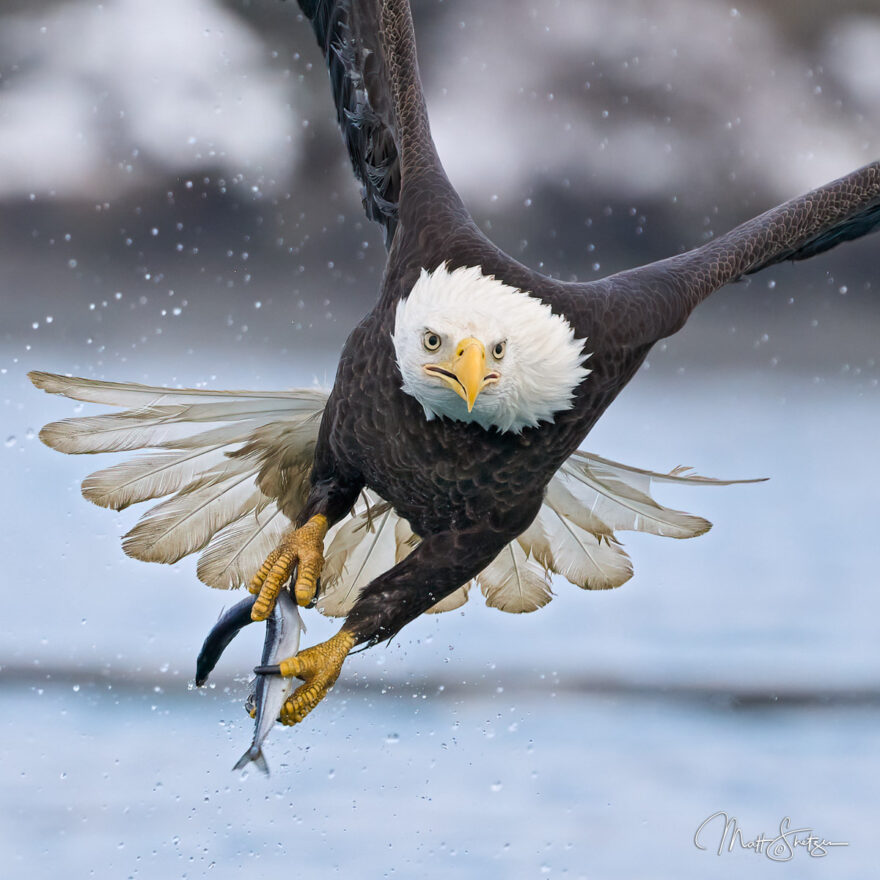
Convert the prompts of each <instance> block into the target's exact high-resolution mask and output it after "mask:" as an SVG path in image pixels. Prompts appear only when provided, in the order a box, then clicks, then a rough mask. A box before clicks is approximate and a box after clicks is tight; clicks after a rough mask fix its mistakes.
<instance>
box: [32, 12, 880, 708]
mask: <svg viewBox="0 0 880 880" xmlns="http://www.w3.org/2000/svg"><path fill="white" fill-rule="evenodd" d="M299 5H300V7H301V9H302V11H303V13H304V14H305V16H306V18H307V19H308V20H309V21H310V22H311V24H312V27H313V29H314V32H315V35H316V36H317V40H318V44H319V46H320V48H321V50H322V51H323V54H324V59H325V61H326V63H327V66H328V68H329V73H330V81H331V86H332V92H333V99H334V101H335V106H336V111H337V119H338V122H339V126H340V128H341V130H342V135H343V139H344V141H345V144H346V147H347V149H348V153H349V156H350V159H351V162H352V166H353V169H354V173H355V175H356V177H357V179H358V180H359V181H360V183H361V186H362V188H363V189H362V192H363V203H364V209H365V211H366V214H367V216H368V217H369V218H370V219H372V220H375V221H376V222H377V223H378V224H379V225H380V226H381V227H382V228H383V230H384V235H385V243H386V246H387V249H388V258H387V265H386V269H385V274H384V278H383V280H382V285H381V290H380V293H379V298H378V301H377V303H376V305H375V307H374V308H373V309H372V311H370V313H369V314H368V315H366V317H365V318H364V319H363V320H362V321H361V323H360V324H359V325H358V326H357V327H356V328H355V329H354V330H353V331H352V333H351V335H350V336H349V337H348V340H347V342H346V343H345V347H344V349H343V351H342V355H341V357H340V360H339V367H338V372H337V374H336V379H335V382H334V384H333V388H332V390H331V391H330V393H329V396H328V395H324V394H322V393H320V392H315V391H303V390H295V391H289V392H269V393H267V392H243V391H234V392H221V391H205V390H169V389H165V388H157V387H147V386H142V385H134V384H123V383H113V382H96V381H89V380H84V379H71V378H66V377H62V376H55V375H50V374H46V373H35V374H32V379H33V381H34V382H35V384H36V385H38V386H39V387H40V388H43V389H45V390H46V391H49V392H53V393H60V394H65V395H67V396H68V397H72V398H75V399H78V400H85V401H92V402H96V403H104V404H111V405H113V406H116V407H122V408H124V409H123V411H122V412H117V413H113V414H109V415H99V416H96V417H86V418H77V419H69V420H66V421H63V422H59V423H54V424H51V425H47V426H46V427H45V428H44V429H43V431H42V433H41V437H42V439H43V440H44V441H45V442H46V443H48V444H49V445H50V446H52V447H54V448H56V449H59V450H61V451H64V452H72V453H77V452H98V451H108V450H113V451H124V450H133V449H141V448H150V449H153V450H154V451H153V452H150V453H148V454H146V455H143V456H141V457H138V458H135V459H133V460H131V461H127V462H124V463H122V464H119V465H116V466H114V467H111V468H109V469H107V470H103V471H100V472H98V473H96V474H93V475H92V476H90V477H88V478H87V479H86V480H85V482H84V484H83V492H84V494H85V496H86V497H87V498H88V499H89V500H91V501H94V502H95V503H97V504H101V505H104V506H106V507H111V508H114V509H121V508H124V507H126V506H128V505H130V504H134V503H136V502H141V501H146V500H149V499H155V498H162V497H164V496H171V497H170V498H168V499H167V500H165V501H163V502H161V503H160V504H158V505H157V506H155V507H153V508H152V509H151V510H149V511H148V512H147V513H146V514H145V515H144V516H143V517H142V519H141V520H140V521H139V522H138V523H137V525H136V526H135V527H134V528H133V529H132V530H131V531H130V532H129V533H128V534H127V535H126V536H125V538H124V549H125V551H126V552H127V553H129V554H130V555H132V556H134V557H136V558H139V559H144V560H150V561H158V562H174V561H176V560H178V559H180V558H182V557H183V556H185V555H187V554H189V553H194V552H199V551H201V556H200V559H199V565H198V575H199V577H200V578H201V579H202V580H203V581H205V582H206V583H208V584H210V585H212V586H215V587H225V588H230V587H238V586H240V585H245V584H246V585H248V586H249V589H250V590H251V592H252V593H254V594H256V597H257V598H256V601H255V602H254V605H253V610H252V617H253V619H255V620H265V619H266V618H267V617H268V616H269V615H270V614H271V612H272V608H273V606H274V603H275V600H276V598H277V596H278V595H279V592H280V591H281V590H282V589H287V588H288V586H287V585H288V584H289V583H291V582H292V586H291V587H290V589H291V590H292V592H293V594H294V595H295V597H296V600H297V602H298V603H299V604H301V605H310V604H317V606H318V608H319V609H320V610H322V611H324V612H325V613H327V614H331V615H339V616H344V617H345V622H344V623H343V625H342V628H341V630H340V631H339V632H338V633H337V634H336V635H335V636H333V637H332V638H330V639H329V640H328V641H326V642H323V643H321V644H318V645H314V646H312V647H309V648H306V649H305V650H303V651H301V652H299V653H298V654H297V655H295V656H293V657H290V658H288V659H286V660H284V661H283V662H281V663H279V664H277V665H271V666H267V667H260V668H259V671H261V672H263V673H265V674H273V673H280V674H282V675H285V676H298V677H299V678H301V679H303V684H302V685H301V686H300V687H299V688H298V689H297V690H296V691H295V692H294V693H293V694H292V695H291V696H290V698H289V699H288V700H287V702H286V703H285V704H284V707H283V709H282V710H281V720H282V721H284V722H285V723H289V724H292V723H296V722H299V721H301V720H302V719H303V718H304V717H305V715H307V714H308V713H309V712H310V711H311V710H312V709H313V708H314V707H315V706H316V705H317V704H318V703H319V702H320V700H321V699H323V697H324V696H325V694H326V693H327V691H328V689H329V688H330V687H332V685H333V684H334V682H335V681H336V679H337V677H338V676H339V673H340V670H341V667H342V664H343V661H344V659H345V657H346V656H347V655H348V653H349V652H350V651H351V650H352V648H354V647H355V646H356V645H370V644H374V643H376V642H377V641H379V640H382V639H387V638H389V637H391V636H392V635H394V634H395V633H397V632H398V631H399V630H400V629H401V628H402V627H403V626H404V625H406V624H407V623H408V622H410V621H411V620H413V619H414V618H416V617H417V616H418V615H420V614H422V613H423V612H427V611H440V610H448V609H450V608H454V607H457V606H458V605H460V604H461V603H463V602H464V601H465V600H466V599H467V594H468V590H469V589H470V587H471V585H472V584H474V583H476V584H478V585H479V587H480V588H481V590H482V592H483V593H484V594H485V596H486V599H487V601H488V602H489V603H490V604H492V605H494V606H496V607H498V608H501V609H503V610H506V611H512V612H524V611H531V610H534V609H535V608H538V607H540V606H542V605H544V604H545V603H546V602H548V601H549V600H550V598H551V591H550V580H549V573H550V572H556V573H559V574H561V575H563V576H564V577H566V578H567V579H568V580H570V581H571V582H573V583H575V584H577V585H578V586H581V587H585V588H588V589H603V588H608V587H615V586H617V585H619V584H621V583H623V582H624V581H625V580H627V578H628V577H629V576H630V575H631V573H632V569H631V566H630V562H629V559H628V557H627V556H626V554H625V553H624V552H623V550H622V548H621V546H620V544H619V543H618V541H617V540H616V538H615V532H616V531H618V530H621V529H639V530H642V531H648V532H653V533H655V534H658V535H664V536H671V537H678V538H682V537H690V536H694V535H698V534H701V533H702V532H704V531H705V530H706V529H708V528H709V524H708V523H707V522H706V521H705V520H703V519H700V518H699V517H694V516H690V515H688V514H685V513H682V512H680V511H674V510H669V509H667V508H665V507H663V506H661V505H660V504H658V503H657V502H656V501H655V500H654V499H653V498H652V496H651V494H650V490H651V486H652V484H653V483H655V482H657V481H668V482H687V483H692V484H705V483H709V482H712V481H710V480H708V479H706V478H702V477H696V476H693V475H690V474H686V473H682V472H679V471H673V472H671V473H669V474H655V473H651V472H649V471H644V470H640V469H638V468H630V467H627V466H625V465H621V464H618V463H615V462H611V461H608V460H605V459H602V458H599V457H597V456H593V455H590V454H588V453H585V452H581V451H578V447H579V445H580V444H581V442H582V441H583V439H584V438H585V437H586V435H587V433H588V432H589V431H590V429H591V428H592V426H593V425H594V424H595V422H596V420H597V419H598V418H599V416H600V415H601V414H602V413H603V412H604V411H605V409H606V408H607V407H608V405H609V404H610V403H611V402H612V401H613V400H614V398H615V397H616V396H617V394H618V393H619V392H620V390H621V389H622V388H623V387H624V385H626V383H627V382H628V381H629V380H630V379H631V378H632V376H633V375H634V374H635V372H636V371H637V370H638V368H639V366H640V365H641V364H642V362H643V361H644V359H645V357H646V355H647V354H648V352H649V350H650V349H651V346H652V345H654V343H656V342H657V341H658V340H660V339H663V338H664V337H667V336H669V335H671V334H673V333H675V332H676V331H677V330H679V329H680V328H681V327H682V326H683V324H684V323H685V321H686V320H687V317H688V315H689V314H690V313H691V311H692V310H693V309H694V308H695V307H696V306H697V305H698V304H699V303H700V302H701V301H702V300H703V299H705V298H706V297H707V296H709V294H711V293H712V292H713V291H715V290H717V289H718V288H719V287H721V286H722V285H724V284H727V283H729V282H731V281H734V280H736V279H738V278H742V277H743V276H745V275H747V274H750V273H753V272H757V271H759V270H761V269H763V268H765V267H766V266H770V265H772V264H775V263H779V262H781V261H784V260H800V259H804V258H807V257H811V256H814V255H815V254H819V253H821V252H822V251H825V250H828V249H829V248H831V247H834V246H835V245H836V244H838V243H839V242H842V241H846V240H849V239H854V238H857V237H859V236H862V235H864V234H866V233H868V232H869V231H871V230H872V229H874V228H875V227H877V226H878V225H880V163H878V162H874V163H872V164H870V165H867V166H865V167H864V168H862V169H860V170H858V171H855V172H853V173H851V174H849V175H847V176H846V177H843V178H841V179H839V180H837V181H834V182H833V183H830V184H828V185H826V186H824V187H822V188H820V189H817V190H815V191H813V192H811V193H808V194H807V195H804V196H800V197H799V198H795V199H793V200H791V201H789V202H786V203H785V204H783V205H781V206H779V207H777V208H773V209H772V210H770V211H767V212H766V213H764V214H762V215H760V216H758V217H756V218H754V219H752V220H749V221H748V222H747V223H744V224H743V225H741V226H739V227H737V228H736V229H734V230H733V231H731V232H729V233H727V234H726V235H723V236H720V237H718V238H715V239H713V240H712V241H710V242H709V243H707V244H705V245H703V246H702V247H699V248H697V249H695V250H692V251H690V252H688V253H684V254H680V255H678V256H674V257H672V258H670V259H667V260H663V261H661V262H657V263H652V264H650V265H646V266H642V267H640V268H637V269H632V270H629V271H626V272H621V273H619V274H616V275H612V276H610V277H606V278H603V279H601V280H598V281H593V282H589V283H564V282H561V281H557V280H555V279H552V278H548V277H546V276H544V275H541V274H539V273H537V272H535V271H533V270H531V269H529V268H527V267H525V266H523V265H521V264H520V263H518V262H517V261H516V260H514V259H512V258H511V257H509V256H508V255H507V254H505V253H503V252H502V251H500V250H499V249H498V248H497V247H495V245H493V244H492V243H491V242H490V241H489V240H488V239H487V238H486V237H485V236H484V235H483V233H482V232H481V231H480V230H479V229H478V228H477V226H476V224H475V223H474V221H473V219H472V218H471V216H470V214H469V213H468V211H467V209H466V208H465V206H464V204H463V203H462V200H461V199H460V198H459V196H458V194H457V193H456V191H455V190H454V189H453V187H452V185H451V184H450V182H449V181H448V179H447V177H446V174H445V173H444V170H443V166H442V165H441V163H440V159H439V157H438V155H437V152H436V149H435V147H434V143H433V141H432V139H431V134H430V130H429V126H428V116H427V111H426V107H425V101H424V97H423V94H422V89H421V84H420V81H419V74H418V67H417V62H416V47H415V37H414V33H413V25H412V19H411V14H410V8H409V3H408V0H300V3H299Z"/></svg>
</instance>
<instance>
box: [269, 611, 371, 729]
mask: <svg viewBox="0 0 880 880" xmlns="http://www.w3.org/2000/svg"><path fill="white" fill-rule="evenodd" d="M356 641H357V639H356V637H355V635H354V633H352V632H351V631H350V630H347V629H344V628H343V629H341V630H340V631H339V632H338V633H336V635H335V636H333V637H332V638H330V639H328V640H327V641H326V642H321V643H320V644H319V645H313V646H312V647H311V648H306V649H305V650H304V651H300V652H299V654H297V655H296V656H295V657H289V658H288V659H287V660H282V661H281V663H279V664H278V665H277V666H258V667H257V668H256V669H255V670H254V671H255V672H257V673H276V674H277V673H280V674H281V675H288V676H289V675H295V676H296V677H297V678H301V679H302V680H303V684H301V685H300V686H299V687H298V688H297V689H296V690H295V691H294V692H293V693H292V694H291V695H290V698H289V699H288V700H287V702H286V703H285V704H284V706H282V708H281V723H282V724H298V723H299V722H300V721H302V720H303V718H305V717H306V715H308V714H309V712H311V711H312V709H314V708H315V706H317V705H318V703H320V702H321V700H323V699H324V697H326V696H327V691H329V690H330V688H332V687H333V685H334V684H336V679H337V678H339V673H340V671H341V670H342V663H343V661H344V660H345V658H346V657H347V656H348V652H349V651H350V650H351V649H352V648H353V647H354V646H355V643H356Z"/></svg>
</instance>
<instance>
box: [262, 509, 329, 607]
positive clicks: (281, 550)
mask: <svg viewBox="0 0 880 880" xmlns="http://www.w3.org/2000/svg"><path fill="white" fill-rule="evenodd" d="M327 526H328V523H327V517H326V516H324V515H323V514H320V513H319V514H317V515H315V516H313V517H312V518H311V519H310V520H309V521H308V522H307V523H306V524H305V525H303V526H301V527H300V528H298V529H291V530H290V531H289V532H287V533H286V534H285V535H284V537H283V538H282V539H281V543H280V544H279V545H278V546H277V547H276V548H275V549H274V550H273V551H272V552H271V553H270V554H269V555H268V556H267V557H266V561H265V562H264V563H263V565H262V566H261V567H260V570H259V571H258V572H257V573H256V574H255V575H254V578H253V580H252V581H251V583H250V586H249V587H248V589H249V590H250V591H251V592H252V593H257V594H258V595H257V601H256V602H254V607H253V608H252V609H251V619H252V620H265V619H266V618H267V617H268V616H269V615H270V614H271V613H272V608H273V606H274V605H275V599H276V597H277V596H278V593H279V592H280V591H281V588H282V587H283V586H284V585H285V584H286V583H287V581H288V580H289V579H290V576H291V575H292V574H293V572H294V569H295V570H296V584H295V585H294V595H295V597H296V601H297V604H299V605H308V604H309V603H310V602H311V601H312V599H314V598H315V591H316V590H317V588H318V578H319V577H320V575H321V569H322V568H323V567H324V536H325V535H326V534H327Z"/></svg>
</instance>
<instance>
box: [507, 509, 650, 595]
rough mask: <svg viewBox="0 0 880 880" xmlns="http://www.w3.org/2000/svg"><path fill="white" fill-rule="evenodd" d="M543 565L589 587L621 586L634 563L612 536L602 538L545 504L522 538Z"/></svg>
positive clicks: (533, 555) (578, 585)
mask: <svg viewBox="0 0 880 880" xmlns="http://www.w3.org/2000/svg"><path fill="white" fill-rule="evenodd" d="M519 541H520V543H521V544H523V547H524V549H525V550H527V551H528V552H529V554H530V555H531V556H532V557H533V558H534V559H535V560H536V561H537V562H539V563H540V564H541V565H543V566H544V567H545V568H546V569H548V570H549V571H552V572H554V573H555V574H559V575H562V577H564V578H565V579H566V580H567V581H569V583H572V584H574V585H575V586H577V587H581V588H582V589H586V590H607V589H610V588H612V587H619V586H620V585H621V584H623V583H625V582H626V581H628V580H629V579H630V578H631V577H632V573H633V572H632V563H631V561H630V559H629V557H628V556H627V555H626V553H625V552H624V550H623V548H622V547H621V546H620V544H619V543H618V542H617V541H616V540H615V539H614V538H613V536H612V537H611V538H610V539H609V538H608V537H606V536H602V537H601V538H600V537H598V536H596V535H594V534H593V533H591V532H588V531H587V530H586V529H583V528H581V527H580V526H579V525H578V524H577V523H576V522H574V521H573V520H571V519H569V518H568V517H567V516H564V515H563V514H562V513H560V512H559V511H557V510H554V509H553V508H551V507H549V506H548V505H544V506H543V507H542V508H541V511H540V513H539V514H538V516H537V518H536V519H535V522H534V523H533V524H532V526H531V527H530V528H529V529H528V531H526V532H525V533H524V534H523V535H522V536H520V539H519Z"/></svg>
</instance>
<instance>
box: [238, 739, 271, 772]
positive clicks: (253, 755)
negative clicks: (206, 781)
mask: <svg viewBox="0 0 880 880" xmlns="http://www.w3.org/2000/svg"><path fill="white" fill-rule="evenodd" d="M251 761H253V763H254V764H256V765H257V766H258V767H259V768H260V770H262V771H263V773H265V774H266V776H268V775H269V765H268V764H267V763H266V758H265V756H264V755H263V750H262V749H261V748H260V747H259V746H257V745H253V746H251V747H250V748H249V749H248V750H247V751H246V752H245V753H244V754H243V755H242V756H241V757H240V758H239V759H238V761H236V763H235V766H234V767H233V768H232V769H233V770H244V768H245V767H247V765H248V764H250V763H251Z"/></svg>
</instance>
